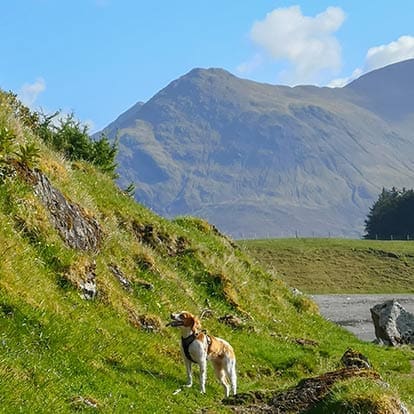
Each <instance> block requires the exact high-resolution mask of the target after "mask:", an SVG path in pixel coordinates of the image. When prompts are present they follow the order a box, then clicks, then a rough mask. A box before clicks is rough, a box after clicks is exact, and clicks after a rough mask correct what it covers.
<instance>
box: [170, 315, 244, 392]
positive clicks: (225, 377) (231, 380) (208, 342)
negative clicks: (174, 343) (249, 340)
mask: <svg viewBox="0 0 414 414" xmlns="http://www.w3.org/2000/svg"><path fill="white" fill-rule="evenodd" d="M171 319H172V320H171V322H169V323H168V324H167V326H173V327H178V328H180V330H181V353H182V355H183V359H184V363H185V368H186V370H187V384H186V387H191V386H192V385H193V376H192V363H195V364H198V365H199V366H200V388H201V392H202V393H205V391H206V378H207V359H208V360H210V361H211V363H212V364H213V367H214V371H215V373H216V377H217V379H218V380H219V381H220V383H221V384H222V385H223V388H224V392H225V396H226V397H228V396H229V394H230V386H231V390H232V392H233V395H235V394H236V392H237V375H236V358H235V355H234V351H233V348H232V346H231V345H230V344H229V343H228V342H227V341H225V340H224V339H221V338H216V337H214V336H210V335H207V334H206V333H205V332H203V331H201V324H200V321H199V319H198V318H197V317H196V316H194V315H192V314H191V313H189V312H185V311H183V312H180V313H172V314H171Z"/></svg>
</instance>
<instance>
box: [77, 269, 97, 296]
mask: <svg viewBox="0 0 414 414" xmlns="http://www.w3.org/2000/svg"><path fill="white" fill-rule="evenodd" d="M85 273H86V274H85V279H84V280H83V281H81V282H80V288H81V291H82V293H81V297H82V298H83V299H86V300H94V299H95V298H96V296H97V294H98V288H97V286H96V263H95V262H93V263H91V264H90V265H89V266H86V268H85Z"/></svg>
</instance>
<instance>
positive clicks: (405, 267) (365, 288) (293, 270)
mask: <svg viewBox="0 0 414 414" xmlns="http://www.w3.org/2000/svg"><path fill="white" fill-rule="evenodd" d="M240 245H242V246H243V249H244V250H245V251H247V252H248V253H250V254H251V255H252V256H253V257H255V258H256V259H257V261H258V262H259V263H260V264H261V265H262V266H264V267H265V268H266V269H267V270H268V271H270V272H271V273H272V274H275V275H276V276H277V277H279V278H280V279H282V280H284V281H285V282H286V283H287V284H288V285H290V286H295V287H296V288H298V289H300V290H302V291H303V292H306V293H309V294H310V293H403V292H404V293H414V242H412V241H409V242H408V241H379V240H346V239H273V240H246V241H243V242H240Z"/></svg>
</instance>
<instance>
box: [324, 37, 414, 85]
mask: <svg viewBox="0 0 414 414" xmlns="http://www.w3.org/2000/svg"><path fill="white" fill-rule="evenodd" d="M412 58H414V37H413V36H401V37H400V38H398V39H397V40H395V41H393V42H390V43H388V44H386V45H380V46H375V47H371V48H369V49H368V51H367V54H366V55H365V62H364V64H363V66H362V67H360V68H356V69H354V71H353V72H352V75H351V76H348V77H345V78H340V79H334V80H332V81H331V82H330V83H329V84H328V86H331V87H342V86H345V85H346V84H348V83H349V82H351V81H353V80H355V79H357V78H358V77H360V76H361V75H363V74H364V73H366V72H369V71H371V70H375V69H378V68H382V67H384V66H387V65H391V64H392V63H397V62H401V61H402V60H407V59H412Z"/></svg>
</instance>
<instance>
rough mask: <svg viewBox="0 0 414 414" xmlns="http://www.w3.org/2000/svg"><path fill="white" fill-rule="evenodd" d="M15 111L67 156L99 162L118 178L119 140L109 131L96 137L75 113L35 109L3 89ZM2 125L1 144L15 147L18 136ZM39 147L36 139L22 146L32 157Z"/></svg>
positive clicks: (35, 131)
mask: <svg viewBox="0 0 414 414" xmlns="http://www.w3.org/2000/svg"><path fill="white" fill-rule="evenodd" d="M0 93H1V94H2V95H3V98H5V99H6V101H7V103H8V105H9V107H10V108H11V109H12V111H13V112H14V115H15V116H16V117H17V118H18V119H20V121H21V122H22V123H23V125H24V126H26V127H28V128H30V129H31V130H32V131H33V132H34V134H35V135H37V136H38V137H39V138H41V139H42V140H43V142H45V143H46V144H47V145H48V146H50V147H51V148H53V149H54V150H56V151H58V152H60V153H61V154H63V155H64V156H65V157H66V158H67V159H69V160H72V161H75V160H84V161H88V162H90V163H91V164H93V165H95V166H96V167H97V168H98V169H100V170H101V171H102V172H105V173H107V174H109V175H110V176H111V177H112V178H116V177H117V175H116V168H117V163H116V155H117V152H118V147H117V143H116V142H114V143H111V142H110V141H109V139H108V138H107V137H106V136H105V135H101V137H100V138H99V139H97V140H94V139H92V138H91V137H90V136H89V133H88V127H87V126H86V125H83V124H82V123H81V122H80V121H78V120H77V119H76V118H75V116H74V114H73V113H72V114H69V115H66V116H62V115H61V113H60V112H59V111H57V112H55V113H53V114H44V113H42V112H38V111H32V110H31V109H29V108H28V107H27V106H25V105H23V104H22V103H21V101H20V100H19V99H18V98H17V95H16V94H14V93H13V92H3V91H1V90H0ZM3 129H4V128H2V126H1V125H0V147H5V148H4V150H6V145H7V146H8V147H10V148H11V147H12V145H13V141H14V140H15V137H14V134H13V131H3ZM38 151H39V149H38V148H37V146H36V144H35V143H34V142H31V143H29V144H27V145H25V146H21V148H20V153H21V154H22V155H21V156H24V157H25V158H26V161H29V160H30V158H32V159H34V158H35V157H36V154H38Z"/></svg>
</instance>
